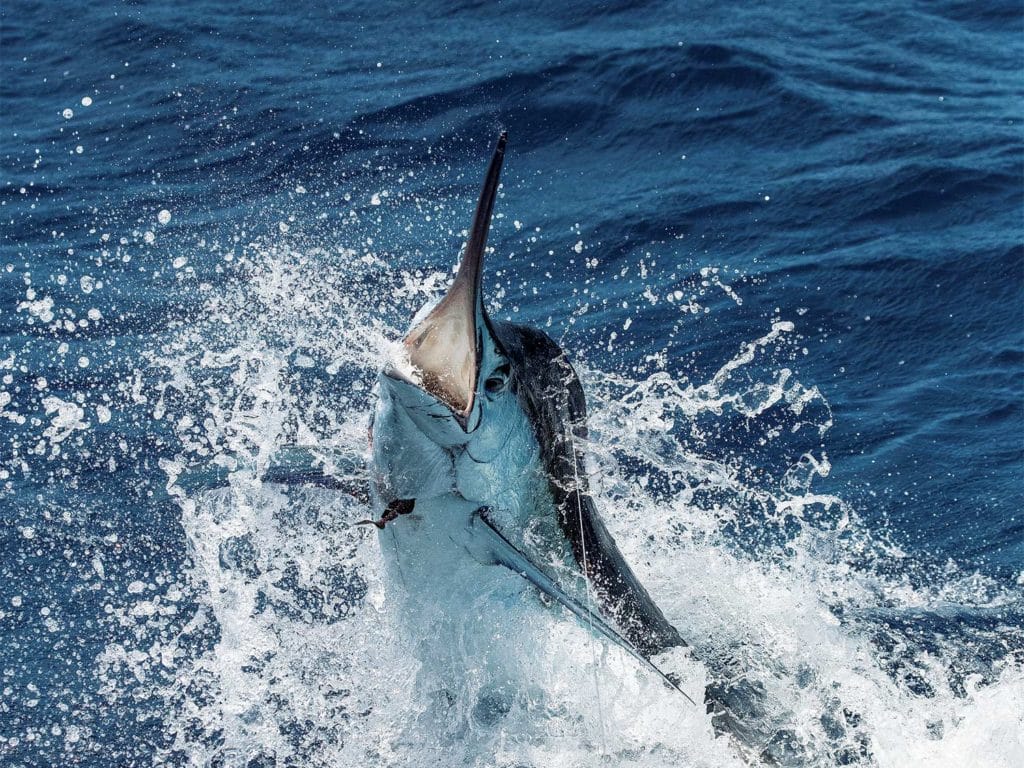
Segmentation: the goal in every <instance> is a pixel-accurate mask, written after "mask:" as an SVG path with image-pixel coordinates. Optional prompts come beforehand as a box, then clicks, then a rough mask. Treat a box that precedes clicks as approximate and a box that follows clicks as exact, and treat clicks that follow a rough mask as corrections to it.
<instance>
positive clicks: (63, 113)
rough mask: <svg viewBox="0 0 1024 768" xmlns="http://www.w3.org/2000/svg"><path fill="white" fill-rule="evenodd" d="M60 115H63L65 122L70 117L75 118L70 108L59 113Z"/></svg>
mask: <svg viewBox="0 0 1024 768" xmlns="http://www.w3.org/2000/svg"><path fill="white" fill-rule="evenodd" d="M61 114H62V115H64V119H65V120H70V119H71V118H72V117H74V116H75V113H74V110H72V109H71V108H70V107H69V108H67V109H65V110H64V111H63V112H61Z"/></svg>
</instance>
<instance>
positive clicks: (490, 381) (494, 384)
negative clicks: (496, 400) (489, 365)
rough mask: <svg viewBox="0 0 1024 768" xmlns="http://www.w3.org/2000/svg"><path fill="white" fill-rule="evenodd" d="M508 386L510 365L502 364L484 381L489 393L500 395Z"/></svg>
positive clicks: (485, 388)
mask: <svg viewBox="0 0 1024 768" xmlns="http://www.w3.org/2000/svg"><path fill="white" fill-rule="evenodd" d="M506 386H508V365H502V366H499V367H497V368H495V369H494V372H493V373H491V375H490V376H488V377H487V379H486V381H484V390H485V391H486V392H487V394H488V395H499V394H501V393H502V392H504V391H505V387H506Z"/></svg>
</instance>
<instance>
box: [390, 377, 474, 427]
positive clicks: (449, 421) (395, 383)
mask: <svg viewBox="0 0 1024 768" xmlns="http://www.w3.org/2000/svg"><path fill="white" fill-rule="evenodd" d="M379 380H380V385H381V389H382V390H383V389H384V388H386V389H387V390H388V392H389V393H390V394H391V397H392V398H393V399H394V401H395V405H396V406H397V407H399V408H402V409H403V410H404V411H405V412H406V413H407V414H408V416H409V418H410V419H412V421H413V422H414V423H415V424H416V426H417V427H418V428H419V429H420V431H422V432H423V433H424V434H425V435H426V436H427V437H428V438H430V439H431V440H433V441H434V442H436V443H437V444H438V445H440V446H442V447H453V446H457V445H465V444H466V443H467V442H469V440H470V439H471V436H472V435H471V433H472V432H473V431H474V430H475V429H476V427H477V426H478V425H479V423H480V408H479V405H478V404H477V403H474V404H473V406H472V407H471V409H470V411H469V413H468V414H462V413H458V412H456V411H454V410H452V408H451V407H450V406H449V405H448V404H447V403H445V402H444V401H442V400H440V399H438V398H437V397H435V396H434V395H433V394H431V393H430V392H428V391H426V390H425V389H423V387H422V386H421V385H420V383H419V382H417V381H414V380H413V379H412V378H411V377H410V376H408V375H406V374H405V373H404V372H402V371H400V370H399V369H397V368H394V367H392V366H389V367H387V368H385V369H384V371H383V372H382V373H381V375H380V379H379Z"/></svg>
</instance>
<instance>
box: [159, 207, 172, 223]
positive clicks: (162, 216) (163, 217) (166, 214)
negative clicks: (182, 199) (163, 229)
mask: <svg viewBox="0 0 1024 768" xmlns="http://www.w3.org/2000/svg"><path fill="white" fill-rule="evenodd" d="M156 220H157V221H159V222H160V223H161V224H168V223H170V221H171V212H170V211H168V210H167V209H166V208H164V209H163V210H162V211H160V213H158V214H157V215H156Z"/></svg>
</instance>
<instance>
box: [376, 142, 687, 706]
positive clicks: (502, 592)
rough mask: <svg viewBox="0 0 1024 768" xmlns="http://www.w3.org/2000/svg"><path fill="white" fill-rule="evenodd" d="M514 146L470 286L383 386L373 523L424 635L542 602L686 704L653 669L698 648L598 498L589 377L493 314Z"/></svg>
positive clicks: (483, 223) (470, 256) (487, 191)
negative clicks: (495, 260) (492, 237)
mask: <svg viewBox="0 0 1024 768" xmlns="http://www.w3.org/2000/svg"><path fill="white" fill-rule="evenodd" d="M506 140H507V136H506V133H504V132H502V133H501V135H500V137H499V138H498V142H497V145H496V147H495V149H494V154H493V156H492V157H491V161H490V165H489V167H488V169H487V174H486V176H485V179H484V184H483V189H482V191H481V193H480V197H479V200H478V202H477V205H476V212H475V214H474V216H473V221H472V225H471V228H470V230H469V236H468V239H467V241H466V243H465V246H464V249H463V251H462V258H461V263H460V265H459V267H458V271H457V274H456V277H455V279H454V281H453V282H452V284H451V286H450V287H449V289H448V291H447V293H446V294H445V295H444V297H443V298H441V299H440V300H439V301H437V302H436V303H434V304H428V305H427V306H426V307H424V308H423V309H421V310H420V312H419V313H418V314H417V315H416V316H415V317H414V319H413V321H412V325H411V328H410V330H409V332H408V334H407V335H406V336H405V337H404V339H402V341H401V342H400V343H399V344H396V352H395V354H394V355H393V356H392V359H391V360H389V362H388V363H387V365H386V366H385V367H384V368H383V370H382V371H381V373H380V375H379V400H378V402H377V406H376V410H375V413H374V416H373V421H372V425H371V454H372V469H371V498H372V500H373V502H374V504H375V506H376V509H377V510H378V511H379V518H378V519H376V520H373V521H363V522H366V523H371V522H372V524H374V525H375V526H376V527H377V528H378V529H379V532H378V536H379V540H380V546H381V549H382V552H383V554H384V559H385V562H386V564H387V568H388V572H389V574H390V575H391V576H392V577H393V578H392V580H393V581H394V582H397V586H398V589H400V590H402V592H403V593H404V594H403V596H402V597H403V599H404V601H405V604H406V605H407V606H408V607H409V610H412V611H418V612H419V615H420V616H421V617H422V619H423V620H424V621H429V620H430V619H431V618H432V617H433V618H436V617H437V616H438V615H443V614H446V613H451V612H466V611H468V610H469V609H468V608H467V605H469V604H472V603H473V602H474V599H475V596H478V595H482V594H487V595H489V596H490V598H492V599H500V600H505V601H516V600H520V599H521V598H522V597H523V595H524V594H532V595H536V592H537V591H539V593H541V595H543V596H545V598H546V599H547V600H548V601H552V602H554V603H557V604H560V605H561V606H563V607H564V608H565V609H566V610H568V611H569V612H570V613H571V614H573V615H575V617H576V618H577V619H578V620H579V621H580V622H581V623H582V624H583V625H584V626H585V627H586V628H587V629H588V630H590V631H592V632H593V633H594V634H595V635H598V636H602V637H604V638H606V639H607V640H609V641H611V642H612V643H614V644H616V645H618V646H619V647H621V648H623V649H624V650H625V651H626V652H627V653H628V654H630V655H631V656H633V657H634V658H635V659H637V660H638V661H639V663H640V664H642V665H643V666H645V667H647V668H648V669H650V670H652V671H653V672H654V673H655V674H657V675H659V676H660V677H662V678H663V679H664V680H666V681H667V682H668V683H669V684H670V685H672V686H673V687H676V688H677V689H678V686H677V685H676V683H675V682H674V681H673V680H672V679H671V678H669V677H667V676H666V675H664V674H663V673H662V672H661V671H660V670H659V669H658V668H657V667H656V666H655V665H654V664H653V663H652V662H651V659H652V657H654V656H656V655H657V654H660V653H662V652H664V651H666V650H668V649H670V648H673V647H677V646H685V645H686V644H685V643H684V641H683V639H682V638H681V637H680V635H679V632H678V631H677V630H676V629H675V627H674V626H672V624H670V623H669V621H668V620H667V619H666V618H665V616H664V614H663V613H662V611H661V610H660V609H659V608H658V606H657V605H655V603H654V601H653V600H652V599H651V597H650V595H649V594H648V593H647V591H646V590H645V589H644V587H643V585H641V584H640V582H639V580H638V579H637V577H636V575H635V574H634V573H633V571H632V569H631V568H630V567H629V564H628V563H627V562H626V560H625V558H624V557H623V555H622V553H621V552H620V550H619V548H618V546H617V545H616V543H615V539H614V538H613V537H612V535H611V533H610V532H609V531H608V528H607V527H606V526H605V524H604V522H603V521H602V519H601V516H600V515H599V514H598V511H597V508H596V506H595V504H594V500H593V498H592V497H591V496H590V494H589V492H588V483H587V476H586V473H585V471H584V449H583V445H584V443H585V442H586V440H587V426H586V401H585V398H584V393H583V387H582V385H581V384H580V380H579V377H578V376H577V374H576V371H575V370H574V369H573V366H572V364H571V363H570V362H569V359H568V357H567V355H566V354H565V352H564V351H563V350H562V349H561V348H560V347H559V345H558V344H557V343H555V341H554V340H552V339H551V338H550V337H549V336H548V335H547V334H545V333H544V332H543V331H540V330H538V329H536V328H531V327H529V326H525V325H519V324H515V323H510V322H502V321H499V320H495V319H492V318H491V317H490V316H489V314H488V312H487V309H486V305H485V301H484V291H483V284H484V280H483V277H484V257H485V253H486V250H487V236H488V231H489V229H490V225H491V215H492V212H493V209H494V204H495V200H496V198H497V196H498V190H499V179H500V176H501V168H502V163H503V160H504V157H505V145H506ZM567 578H568V580H569V582H570V583H569V584H568V585H566V584H565V582H566V580H567ZM683 695H684V696H685V693H684V694H683ZM687 698H689V697H687Z"/></svg>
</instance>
